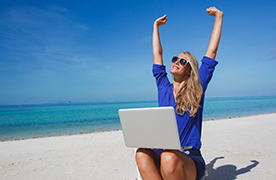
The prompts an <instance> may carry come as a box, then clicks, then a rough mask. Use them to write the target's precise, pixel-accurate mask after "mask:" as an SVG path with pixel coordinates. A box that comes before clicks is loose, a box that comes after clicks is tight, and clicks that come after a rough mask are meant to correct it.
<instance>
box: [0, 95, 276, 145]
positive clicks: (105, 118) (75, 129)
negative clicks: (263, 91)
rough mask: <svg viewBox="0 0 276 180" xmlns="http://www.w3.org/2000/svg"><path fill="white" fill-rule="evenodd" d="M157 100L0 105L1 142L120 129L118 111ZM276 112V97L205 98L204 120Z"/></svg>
mask: <svg viewBox="0 0 276 180" xmlns="http://www.w3.org/2000/svg"><path fill="white" fill-rule="evenodd" d="M157 106H158V102H157V101H145V102H110V103H71V104H40V105H10V106H0V141H7V140H18V139H27V138H38V137H47V136H59V135H70V134H81V133H90V132H96V131H111V130H119V129H121V125H120V120H119V116H118V110H119V109H122V108H142V107H157ZM275 112H276V97H239V98H206V99H205V104H204V113H203V120H204V121H207V120H213V119H222V118H232V117H240V116H250V115H257V114H267V113H275Z"/></svg>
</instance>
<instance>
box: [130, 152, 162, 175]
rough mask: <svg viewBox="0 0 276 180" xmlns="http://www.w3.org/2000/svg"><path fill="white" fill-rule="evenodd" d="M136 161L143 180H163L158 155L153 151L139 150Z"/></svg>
mask: <svg viewBox="0 0 276 180" xmlns="http://www.w3.org/2000/svg"><path fill="white" fill-rule="evenodd" d="M135 159H136V163H137V166H138V169H139V172H140V174H141V177H142V178H143V180H147V179H152V180H162V177H161V174H160V169H159V165H160V158H159V154H158V153H156V152H155V151H153V150H151V149H143V148H139V149H138V150H137V152H136V156H135Z"/></svg>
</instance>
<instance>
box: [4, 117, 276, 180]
mask: <svg viewBox="0 0 276 180" xmlns="http://www.w3.org/2000/svg"><path fill="white" fill-rule="evenodd" d="M275 126H276V114H275V113H274V114H267V115H258V116H250V117H241V118H232V119H222V120H214V121H206V122H203V132H202V133H203V135H202V149H201V150H202V154H203V156H204V158H205V161H206V164H207V170H208V176H207V177H205V180H218V179H220V180H221V179H222V180H230V179H241V180H243V179H244V180H246V179H250V180H255V179H275V178H276V170H275V169H276V168H275V164H276V158H275V153H276V150H275V148H276V145H275V144H276V143H275V142H276V140H275V139H276V132H275ZM0 159H1V161H0V179H1V180H2V179H3V180H4V179H5V180H9V179H13V180H14V179H20V180H25V179H26V180H27V179H28V180H30V179H35V180H37V179H51V180H55V179H59V180H60V179H78V180H80V179H112V180H113V179H114V180H117V179H118V180H123V179H133V180H134V179H136V178H137V174H136V169H135V161H134V150H133V149H132V148H127V147H125V145H124V140H123V135H122V131H111V132H99V133H90V134H80V135H71V136H58V137H46V138H38V139H27V140H18V141H5V142H0Z"/></svg>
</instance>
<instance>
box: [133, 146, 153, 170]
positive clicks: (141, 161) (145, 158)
mask: <svg viewBox="0 0 276 180" xmlns="http://www.w3.org/2000/svg"><path fill="white" fill-rule="evenodd" d="M148 151H149V150H147V149H140V148H139V149H138V150H137V151H136V154H135V160H136V164H137V166H138V168H139V169H145V168H147V164H148V163H149V161H150V157H149V155H148V153H149V152H148Z"/></svg>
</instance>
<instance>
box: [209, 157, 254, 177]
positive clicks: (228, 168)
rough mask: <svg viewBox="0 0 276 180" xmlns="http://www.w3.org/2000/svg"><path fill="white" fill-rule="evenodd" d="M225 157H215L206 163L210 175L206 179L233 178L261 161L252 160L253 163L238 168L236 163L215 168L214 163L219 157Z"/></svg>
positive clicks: (248, 170)
mask: <svg viewBox="0 0 276 180" xmlns="http://www.w3.org/2000/svg"><path fill="white" fill-rule="evenodd" d="M223 158H224V157H217V158H215V159H213V160H212V161H211V162H210V163H209V164H207V165H206V169H207V171H208V176H207V177H205V180H221V179H223V180H232V179H236V178H237V176H238V175H240V174H244V173H248V172H250V170H251V169H253V168H254V167H256V166H257V165H258V164H259V162H258V161H256V160H251V162H252V163H253V164H251V165H248V166H246V167H244V168H241V169H237V167H236V166H235V165H231V164H227V165H223V166H220V167H218V168H216V169H214V164H215V163H216V161H217V160H218V159H223Z"/></svg>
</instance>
